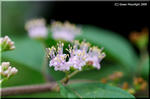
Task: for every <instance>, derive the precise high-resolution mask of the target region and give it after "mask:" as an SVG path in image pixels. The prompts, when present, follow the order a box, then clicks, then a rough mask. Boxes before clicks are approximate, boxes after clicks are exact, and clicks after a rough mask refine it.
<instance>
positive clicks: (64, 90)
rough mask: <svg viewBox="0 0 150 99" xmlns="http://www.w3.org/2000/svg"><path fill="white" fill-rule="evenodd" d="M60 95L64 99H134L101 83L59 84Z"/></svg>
mask: <svg viewBox="0 0 150 99" xmlns="http://www.w3.org/2000/svg"><path fill="white" fill-rule="evenodd" d="M59 85H60V89H61V95H62V96H64V97H65V98H77V97H78V98H134V96H132V95H130V94H129V93H127V92H126V91H123V90H122V89H120V88H117V87H113V86H109V85H106V84H101V83H76V84H71V85H68V86H63V85H61V84H59Z"/></svg>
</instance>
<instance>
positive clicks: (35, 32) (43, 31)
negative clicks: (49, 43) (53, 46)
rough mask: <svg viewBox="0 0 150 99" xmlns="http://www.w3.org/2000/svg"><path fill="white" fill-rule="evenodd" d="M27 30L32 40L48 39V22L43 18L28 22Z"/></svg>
mask: <svg viewBox="0 0 150 99" xmlns="http://www.w3.org/2000/svg"><path fill="white" fill-rule="evenodd" d="M25 29H26V30H27V31H28V34H29V36H30V37H31V38H46V36H47V35H48V29H47V27H46V21H45V20H44V19H43V18H41V19H33V20H30V21H28V22H27V23H26V24H25Z"/></svg>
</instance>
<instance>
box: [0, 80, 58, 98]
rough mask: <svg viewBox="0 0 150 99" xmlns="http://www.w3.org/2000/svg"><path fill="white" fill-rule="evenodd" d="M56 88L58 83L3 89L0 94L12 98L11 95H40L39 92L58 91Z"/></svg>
mask: <svg viewBox="0 0 150 99" xmlns="http://www.w3.org/2000/svg"><path fill="white" fill-rule="evenodd" d="M56 86H57V83H55V82H53V83H47V84H40V85H29V86H21V87H12V88H11V87H10V88H1V89H0V94H1V95H2V96H10V95H20V94H29V93H38V92H46V91H56V90H55V88H56Z"/></svg>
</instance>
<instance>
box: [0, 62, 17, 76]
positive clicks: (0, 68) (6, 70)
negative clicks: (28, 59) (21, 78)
mask: <svg viewBox="0 0 150 99" xmlns="http://www.w3.org/2000/svg"><path fill="white" fill-rule="evenodd" d="M17 72H18V70H17V69H16V68H15V67H11V66H10V63H9V62H2V64H1V65H0V74H1V77H6V78H9V77H10V76H12V75H14V74H16V73H17Z"/></svg>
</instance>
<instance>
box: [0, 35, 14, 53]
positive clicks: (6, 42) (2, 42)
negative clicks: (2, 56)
mask: <svg viewBox="0 0 150 99" xmlns="http://www.w3.org/2000/svg"><path fill="white" fill-rule="evenodd" d="M0 46H1V50H2V51H7V50H13V49H15V46H14V42H13V41H12V40H11V39H10V38H9V37H8V36H5V37H1V38H0Z"/></svg>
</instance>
